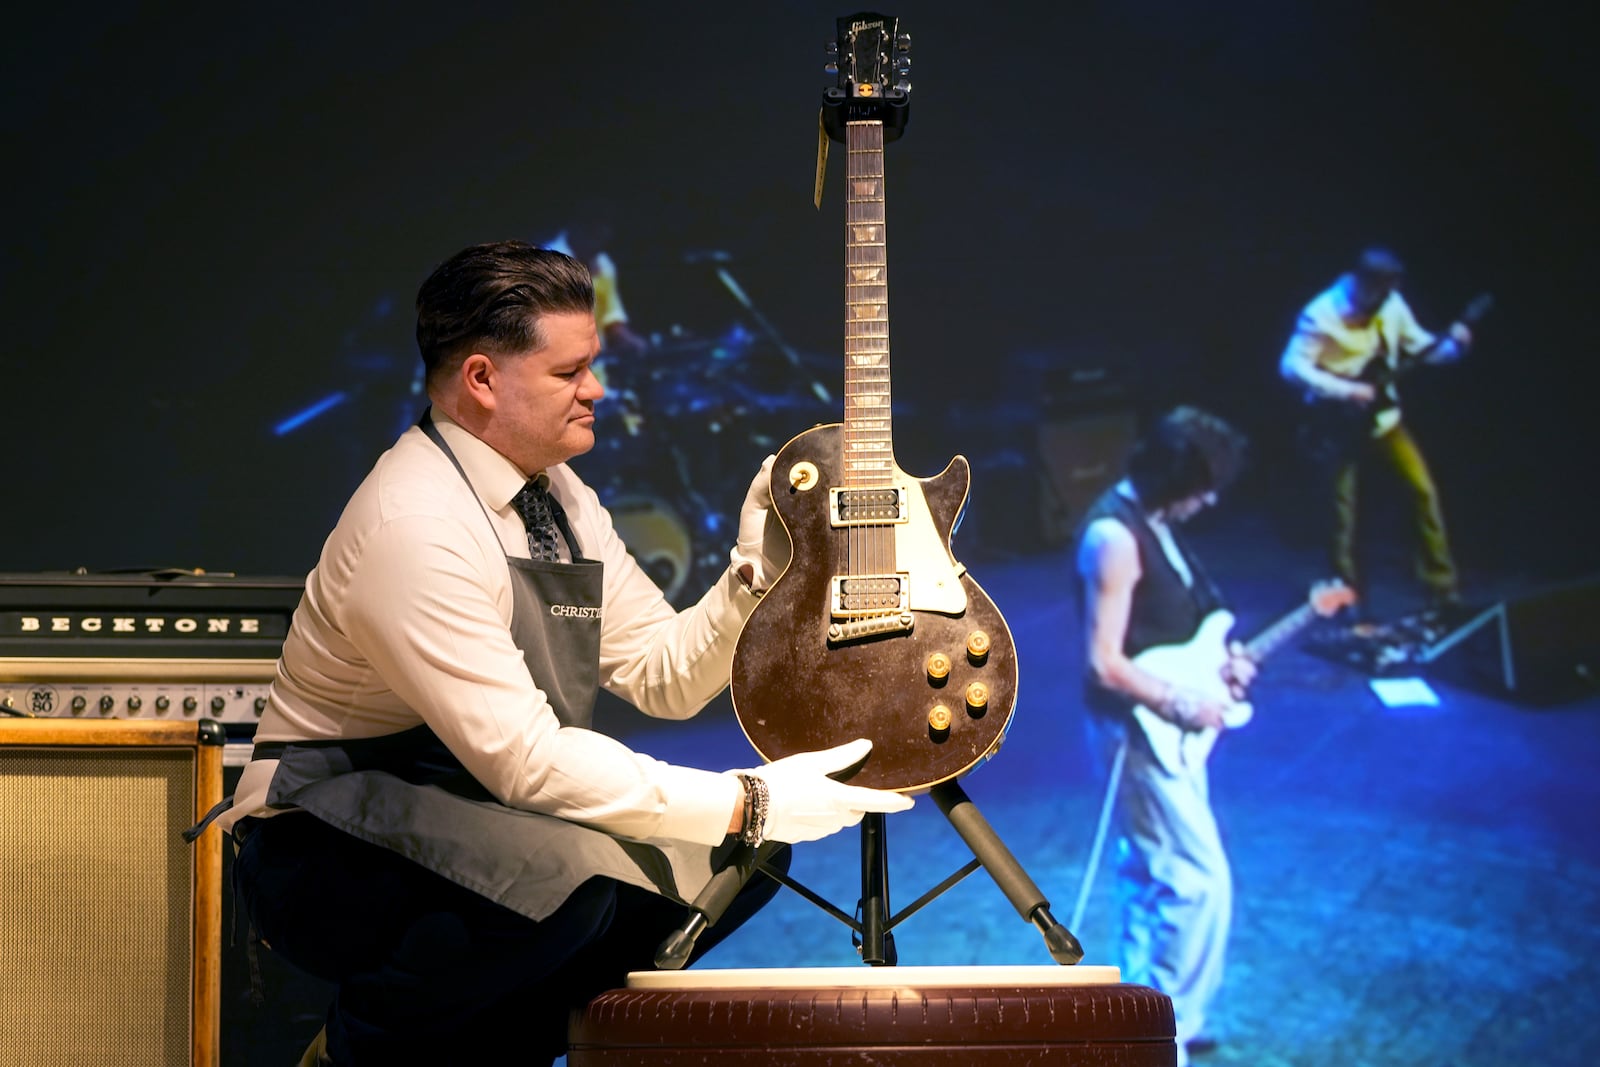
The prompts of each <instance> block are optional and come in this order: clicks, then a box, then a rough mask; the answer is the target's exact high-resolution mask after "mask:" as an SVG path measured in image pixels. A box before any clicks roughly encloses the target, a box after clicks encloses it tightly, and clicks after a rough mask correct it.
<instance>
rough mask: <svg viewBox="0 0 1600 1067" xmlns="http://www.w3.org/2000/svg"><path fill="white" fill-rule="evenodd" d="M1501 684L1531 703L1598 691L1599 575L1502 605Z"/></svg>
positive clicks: (1575, 697)
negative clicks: (1505, 644) (1505, 635)
mask: <svg viewBox="0 0 1600 1067" xmlns="http://www.w3.org/2000/svg"><path fill="white" fill-rule="evenodd" d="M1505 612H1506V626H1507V630H1508V631H1509V635H1510V647H1509V649H1508V650H1507V654H1508V664H1507V667H1508V669H1507V679H1506V680H1507V683H1508V687H1509V688H1510V689H1511V690H1512V692H1513V693H1515V694H1516V695H1518V696H1520V697H1521V698H1522V699H1524V700H1526V701H1527V702H1528V703H1531V704H1544V705H1549V704H1561V703H1566V702H1568V701H1572V700H1579V699H1582V698H1583V697H1588V696H1594V695H1596V694H1597V693H1600V575H1597V576H1595V577H1592V578H1590V579H1588V580H1587V581H1580V582H1575V583H1573V584H1571V585H1566V586H1562V587H1559V588H1554V589H1546V590H1543V591H1541V592H1537V593H1534V594H1531V595H1529V596H1524V597H1522V598H1521V599H1518V600H1508V601H1506V603H1505Z"/></svg>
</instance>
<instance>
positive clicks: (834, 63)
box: [822, 59, 839, 74]
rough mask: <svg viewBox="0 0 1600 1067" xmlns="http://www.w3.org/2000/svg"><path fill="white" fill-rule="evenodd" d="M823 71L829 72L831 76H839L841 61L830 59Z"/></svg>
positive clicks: (824, 65)
mask: <svg viewBox="0 0 1600 1067" xmlns="http://www.w3.org/2000/svg"><path fill="white" fill-rule="evenodd" d="M822 69H823V70H825V71H827V72H828V73H829V74H837V73H839V61H838V60H837V59H830V60H828V61H827V62H826V63H824V64H823V65H822Z"/></svg>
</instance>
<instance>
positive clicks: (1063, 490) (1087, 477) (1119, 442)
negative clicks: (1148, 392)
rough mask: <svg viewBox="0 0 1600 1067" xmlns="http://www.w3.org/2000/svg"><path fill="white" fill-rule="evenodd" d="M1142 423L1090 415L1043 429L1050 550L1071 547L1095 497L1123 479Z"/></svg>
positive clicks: (1043, 499)
mask: <svg viewBox="0 0 1600 1067" xmlns="http://www.w3.org/2000/svg"><path fill="white" fill-rule="evenodd" d="M1138 428H1139V424H1138V419H1137V417H1135V415H1134V414H1133V412H1131V411H1110V412H1103V413H1090V412H1084V413H1081V414H1075V415H1071V416H1067V417H1063V418H1057V419H1052V420H1049V421H1046V422H1042V423H1040V424H1039V522H1040V531H1041V534H1042V536H1043V539H1044V543H1045V545H1046V546H1047V547H1051V548H1060V547H1061V546H1063V545H1066V544H1067V543H1069V542H1070V541H1071V540H1072V538H1073V534H1074V533H1075V531H1076V527H1077V525H1078V521H1079V520H1080V519H1082V518H1083V513H1084V512H1085V511H1087V510H1088V509H1089V505H1090V504H1093V503H1094V500H1095V497H1097V496H1099V495H1100V494H1101V493H1102V492H1104V491H1105V490H1106V489H1108V488H1110V487H1111V486H1112V485H1114V484H1115V483H1116V481H1117V479H1119V478H1121V477H1122V474H1123V465H1124V464H1125V463H1126V462H1127V459H1128V453H1129V451H1130V450H1131V449H1132V448H1133V441H1134V436H1135V434H1136V433H1137V432H1138Z"/></svg>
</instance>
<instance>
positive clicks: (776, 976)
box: [567, 967, 1177, 1067]
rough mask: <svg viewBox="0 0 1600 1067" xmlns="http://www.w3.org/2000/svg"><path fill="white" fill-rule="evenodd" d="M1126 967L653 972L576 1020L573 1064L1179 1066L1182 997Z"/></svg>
mask: <svg viewBox="0 0 1600 1067" xmlns="http://www.w3.org/2000/svg"><path fill="white" fill-rule="evenodd" d="M1118 977H1119V975H1118V972H1117V969H1116V968H1115V967H876V968H867V967H861V968H853V967H826V968H795V969H772V970H766V969H762V970H737V971H732V970H723V971H717V970H691V971H648V972H640V973H637V974H633V975H630V976H629V979H628V987H627V988H625V989H614V990H611V991H610V992H607V993H602V994H601V995H600V996H598V997H596V998H595V999H594V1000H593V1001H591V1002H590V1003H589V1005H588V1007H587V1008H586V1009H585V1010H584V1012H583V1013H582V1015H581V1016H575V1017H574V1019H573V1023H572V1029H571V1031H570V1039H571V1040H570V1048H569V1050H568V1052H567V1063H568V1064H569V1067H689V1065H691V1064H693V1065H696V1067H707V1065H713V1064H714V1065H716V1067H757V1065H760V1067H783V1065H795V1067H826V1065H834V1064H837V1065H840V1067H843V1065H846V1064H849V1065H854V1067H860V1065H862V1064H872V1065H873V1067H984V1065H990V1064H993V1065H998V1064H1006V1065H1017V1064H1027V1065H1029V1067H1067V1065H1071V1067H1080V1065H1089V1064H1094V1065H1112V1064H1115V1065H1117V1067H1172V1065H1173V1064H1175V1063H1177V1046H1176V1045H1175V1044H1174V1041H1173V1034H1174V1031H1173V1021H1172V1001H1171V1000H1169V999H1168V998H1167V997H1166V996H1165V995H1163V994H1161V993H1158V992H1156V991H1155V990H1154V989H1150V988H1148V987H1146V986H1138V985H1129V984H1126V983H1122V982H1119V981H1118Z"/></svg>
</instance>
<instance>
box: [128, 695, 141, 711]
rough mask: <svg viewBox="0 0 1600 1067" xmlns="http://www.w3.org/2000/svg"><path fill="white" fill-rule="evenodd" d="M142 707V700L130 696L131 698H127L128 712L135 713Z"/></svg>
mask: <svg viewBox="0 0 1600 1067" xmlns="http://www.w3.org/2000/svg"><path fill="white" fill-rule="evenodd" d="M142 707H144V701H143V700H141V699H139V698H138V697H136V696H131V697H129V698H128V710H129V711H133V712H137V711H138V710H139V709H140V708H142Z"/></svg>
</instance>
